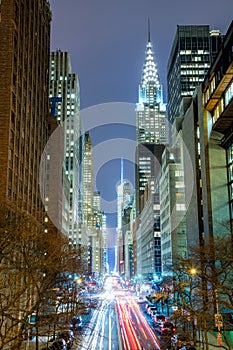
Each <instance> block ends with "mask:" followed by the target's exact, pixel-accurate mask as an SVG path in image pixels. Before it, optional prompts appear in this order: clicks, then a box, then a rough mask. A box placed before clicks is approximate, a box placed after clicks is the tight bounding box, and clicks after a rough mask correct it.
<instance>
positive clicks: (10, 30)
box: [0, 0, 51, 216]
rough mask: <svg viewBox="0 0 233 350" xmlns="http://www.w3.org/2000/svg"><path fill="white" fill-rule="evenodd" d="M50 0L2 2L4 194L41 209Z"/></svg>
mask: <svg viewBox="0 0 233 350" xmlns="http://www.w3.org/2000/svg"><path fill="white" fill-rule="evenodd" d="M50 21H51V13H50V7H49V3H48V1H46V0H44V1H42V0H41V1H32V0H30V1H27V2H26V1H16V0H9V1H2V2H1V21H0V40H1V51H0V76H1V79H0V96H1V98H0V130H1V139H0V159H1V162H0V179H1V180H0V196H1V199H3V200H5V199H6V198H7V199H8V200H10V201H12V202H14V203H15V204H16V205H17V206H18V207H19V208H22V209H24V210H26V211H27V212H28V213H30V214H32V215H34V216H35V215H36V214H37V213H39V212H41V210H42V208H43V204H42V201H41V196H40V184H39V169H40V161H41V155H42V153H43V149H44V147H45V145H46V141H47V123H48V116H49V93H48V87H49V73H48V67H49V47H50Z"/></svg>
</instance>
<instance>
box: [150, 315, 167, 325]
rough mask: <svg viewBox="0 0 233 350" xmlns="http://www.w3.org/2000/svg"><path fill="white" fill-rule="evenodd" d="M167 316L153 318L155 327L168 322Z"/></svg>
mask: <svg viewBox="0 0 233 350" xmlns="http://www.w3.org/2000/svg"><path fill="white" fill-rule="evenodd" d="M166 321H167V320H166V316H164V315H162V314H155V315H154V318H153V325H154V326H156V325H157V324H158V323H162V322H166Z"/></svg>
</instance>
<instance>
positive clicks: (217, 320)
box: [214, 314, 223, 329]
mask: <svg viewBox="0 0 233 350" xmlns="http://www.w3.org/2000/svg"><path fill="white" fill-rule="evenodd" d="M214 320H215V327H218V329H219V328H222V327H223V317H222V315H221V314H215V315H214Z"/></svg>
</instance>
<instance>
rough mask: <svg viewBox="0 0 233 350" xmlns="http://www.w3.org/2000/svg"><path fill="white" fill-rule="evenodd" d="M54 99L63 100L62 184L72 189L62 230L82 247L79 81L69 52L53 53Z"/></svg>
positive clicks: (60, 115) (60, 111) (58, 114)
mask: <svg viewBox="0 0 233 350" xmlns="http://www.w3.org/2000/svg"><path fill="white" fill-rule="evenodd" d="M53 97H58V98H60V102H58V103H57V112H56V118H57V120H58V122H59V123H60V125H61V126H62V128H63V134H64V151H63V153H64V164H63V168H64V175H63V182H64V181H66V179H67V181H68V184H67V186H68V187H69V189H68V193H67V195H66V197H68V198H67V203H63V204H64V205H63V212H66V211H67V208H66V207H67V206H68V213H67V214H66V215H63V217H64V218H65V219H66V221H67V222H68V227H67V228H65V227H64V226H65V224H64V223H63V230H67V232H66V233H67V234H68V235H69V238H70V240H71V241H72V243H73V244H74V245H77V244H79V238H80V237H79V235H80V233H79V232H80V222H81V220H80V212H79V202H80V195H81V194H80V188H81V186H80V183H81V170H80V159H79V155H80V150H79V148H80V143H79V140H80V137H81V123H80V113H79V112H80V99H79V82H78V76H77V74H74V73H72V68H71V60H70V55H69V53H68V52H62V51H61V50H57V51H56V52H51V54H50V98H53ZM67 181H66V182H67ZM67 186H66V185H65V183H63V191H66V187H67ZM67 216H68V218H67ZM65 219H64V220H63V221H65Z"/></svg>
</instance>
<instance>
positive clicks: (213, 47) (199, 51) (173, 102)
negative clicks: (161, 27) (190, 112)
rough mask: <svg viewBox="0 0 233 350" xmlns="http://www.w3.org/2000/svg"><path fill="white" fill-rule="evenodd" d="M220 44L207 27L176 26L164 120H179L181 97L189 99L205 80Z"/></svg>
mask: <svg viewBox="0 0 233 350" xmlns="http://www.w3.org/2000/svg"><path fill="white" fill-rule="evenodd" d="M221 42H222V36H221V34H220V31H219V30H213V31H211V30H210V27H209V25H186V26H184V25H178V26H177V31H176V35H175V38H174V42H173V45H172V49H171V52H170V56H169V60H168V65H167V87H168V121H169V123H170V124H173V122H174V120H175V118H177V117H179V114H180V105H181V101H182V98H183V97H188V96H192V94H193V92H194V90H195V87H196V86H198V85H199V84H200V83H201V82H202V81H203V80H204V78H205V75H206V73H207V72H208V70H209V67H210V65H211V63H212V62H213V59H214V57H215V55H216V54H217V52H218V49H219V47H220V45H221Z"/></svg>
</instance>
